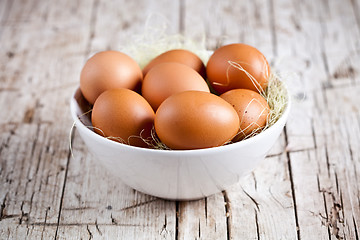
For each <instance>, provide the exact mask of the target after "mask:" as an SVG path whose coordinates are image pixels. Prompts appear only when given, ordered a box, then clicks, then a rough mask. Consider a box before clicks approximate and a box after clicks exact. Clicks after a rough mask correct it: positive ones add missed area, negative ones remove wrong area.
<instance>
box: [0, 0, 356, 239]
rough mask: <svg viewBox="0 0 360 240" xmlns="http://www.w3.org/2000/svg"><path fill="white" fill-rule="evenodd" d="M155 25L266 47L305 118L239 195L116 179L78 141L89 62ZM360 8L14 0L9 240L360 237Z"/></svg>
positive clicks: (8, 42) (7, 18)
mask: <svg viewBox="0 0 360 240" xmlns="http://www.w3.org/2000/svg"><path fill="white" fill-rule="evenodd" d="M146 24H151V25H152V26H153V25H154V26H156V25H158V26H163V25H164V24H166V25H167V26H168V32H169V33H171V34H172V33H181V34H184V35H185V36H187V37H189V38H192V39H195V40H196V41H205V43H206V46H207V47H208V48H209V49H216V48H217V47H218V46H220V45H223V44H227V43H231V42H244V43H247V44H250V45H253V46H256V47H257V48H258V49H259V50H260V51H261V52H263V53H264V54H265V56H266V57H267V58H268V60H269V62H270V64H271V66H272V69H273V70H275V71H277V72H278V73H279V74H281V76H283V77H284V79H285V80H286V84H287V86H288V88H289V90H290V91H291V93H292V104H293V108H292V112H291V115H290V119H289V121H288V123H287V126H286V128H285V130H284V132H283V133H282V134H281V136H280V138H279V140H278V141H277V143H276V145H275V146H274V147H273V149H272V150H271V152H270V153H269V156H268V157H267V158H266V159H265V160H264V161H263V163H262V164H261V165H260V166H259V167H258V168H257V169H256V170H255V171H253V172H252V173H251V174H250V175H248V176H246V177H245V178H243V179H242V180H241V181H240V182H239V183H238V184H236V185H234V186H232V187H230V188H229V189H228V190H226V191H224V192H222V193H218V194H215V195H213V196H210V197H208V198H205V199H202V200H198V201H188V202H176V201H166V200H162V199H158V198H155V197H152V196H149V195H145V194H142V193H139V192H137V191H134V190H132V189H131V188H130V187H128V186H126V185H124V184H123V183H122V182H120V181H119V180H118V179H117V178H116V177H115V176H111V175H110V174H109V173H108V172H107V171H106V170H105V169H104V168H103V167H102V166H101V165H100V164H99V162H98V161H97V160H96V159H95V158H94V157H93V156H91V155H90V154H89V153H88V150H87V148H86V146H85V145H84V143H83V142H82V140H81V138H80V136H79V135H78V134H77V133H76V132H74V134H73V135H72V136H71V138H72V140H73V156H72V154H71V152H70V150H69V137H70V128H71V126H72V120H71V118H70V112H69V99H70V97H71V95H72V92H73V91H74V90H75V89H76V88H77V86H78V84H79V73H80V70H81V67H82V66H83V64H84V62H85V61H86V59H87V58H88V57H89V56H91V55H92V54H94V53H95V52H97V51H101V50H106V49H117V50H118V49H122V48H123V47H124V46H125V45H126V44H127V43H129V42H131V41H132V39H133V38H134V37H135V36H136V35H141V34H142V32H143V31H144V29H145V26H146ZM359 39H360V2H359V1H357V0H344V1H333V0H328V1H326V0H305V1H296V0H291V1H286V0H255V1H234V0H226V1H215V0H210V1H205V0H201V1H189V0H177V1H167V0H161V1H155V0H151V1H146V0H140V1H124V0H112V1H105V0H91V1H85V0H77V1H70V0H65V1H61V2H57V3H56V4H55V3H52V2H49V1H43V0H31V1H23V0H14V1H12V0H4V1H0V49H1V51H0V106H2V111H0V129H1V133H0V239H85V238H87V239H359V235H360V107H359V103H360V94H359V93H360V85H359V83H360V77H359V73H360V42H359Z"/></svg>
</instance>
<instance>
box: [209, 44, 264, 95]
mask: <svg viewBox="0 0 360 240" xmlns="http://www.w3.org/2000/svg"><path fill="white" fill-rule="evenodd" d="M244 70H245V71H244ZM206 73H207V78H208V81H209V82H210V84H211V85H212V87H213V88H214V89H215V90H216V91H217V92H218V93H219V94H222V93H224V92H227V91H229V90H231V89H237V88H245V89H250V90H254V91H257V92H261V91H263V90H265V88H266V86H267V82H268V78H269V75H270V67H269V64H268V62H267V60H266V58H265V57H264V55H263V54H262V53H261V52H259V50H257V49H256V48H254V47H252V46H249V45H246V44H241V43H235V44H229V45H225V46H223V47H220V48H219V49H217V50H215V51H214V53H213V54H212V55H211V57H210V59H209V61H208V63H207V66H206Z"/></svg>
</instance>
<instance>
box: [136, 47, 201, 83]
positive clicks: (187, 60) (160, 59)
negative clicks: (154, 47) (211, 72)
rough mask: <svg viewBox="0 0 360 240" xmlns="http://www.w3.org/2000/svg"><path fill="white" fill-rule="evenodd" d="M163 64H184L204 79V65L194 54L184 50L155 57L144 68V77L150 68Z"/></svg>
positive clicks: (172, 51) (171, 51)
mask: <svg viewBox="0 0 360 240" xmlns="http://www.w3.org/2000/svg"><path fill="white" fill-rule="evenodd" d="M164 62H177V63H182V64H185V65H187V66H189V67H191V68H192V69H194V70H195V71H197V72H198V73H199V74H200V75H201V76H202V77H203V78H205V75H206V70H205V65H204V63H203V62H202V61H201V59H200V58H199V57H198V56H197V55H196V54H195V53H193V52H190V51H188V50H185V49H174V50H169V51H167V52H164V53H162V54H160V55H159V56H157V57H155V58H154V59H153V60H151V61H150V62H149V63H148V64H147V65H146V66H145V67H144V69H143V74H144V76H145V75H146V74H147V73H148V72H149V70H150V69H151V68H152V67H154V66H155V65H157V64H159V63H164Z"/></svg>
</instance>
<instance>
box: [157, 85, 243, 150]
mask: <svg viewBox="0 0 360 240" xmlns="http://www.w3.org/2000/svg"><path fill="white" fill-rule="evenodd" d="M154 125H155V130H156V133H157V135H158V137H159V138H160V140H161V141H162V142H163V143H164V144H165V145H166V146H168V147H169V148H171V149H178V150H185V149H188V150H189V149H201V148H210V147H217V146H221V145H223V144H225V143H226V142H228V141H230V140H231V139H232V138H233V137H234V136H235V135H236V134H237V132H238V130H239V117H238V115H237V113H236V111H235V110H234V108H233V107H232V106H231V105H230V104H229V103H227V102H226V101H225V100H223V99H222V98H220V97H219V96H216V95H214V94H212V93H208V92H201V91H185V92H181V93H177V94H174V95H172V96H171V97H169V98H167V99H166V100H165V101H164V102H163V103H162V104H161V105H160V107H159V109H158V110H157V112H156V115H155V123H154Z"/></svg>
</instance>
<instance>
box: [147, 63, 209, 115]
mask: <svg viewBox="0 0 360 240" xmlns="http://www.w3.org/2000/svg"><path fill="white" fill-rule="evenodd" d="M188 90H197V91H204V92H210V90H209V87H208V85H207V83H206V82H205V80H204V79H203V78H202V77H201V76H200V74H199V73H197V72H196V71H195V70H194V69H192V68H190V67H188V66H186V65H184V64H181V63H175V62H166V63H160V64H157V65H156V66H154V67H153V68H152V69H151V70H150V71H149V72H148V74H146V76H145V78H144V81H143V83H142V96H143V97H144V98H145V99H146V100H147V101H148V102H149V103H150V105H151V106H152V107H153V109H154V110H155V111H156V109H157V108H158V107H159V106H160V104H161V103H162V102H163V101H164V100H165V99H166V98H168V97H170V96H171V95H173V94H175V93H178V92H183V91H188Z"/></svg>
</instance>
